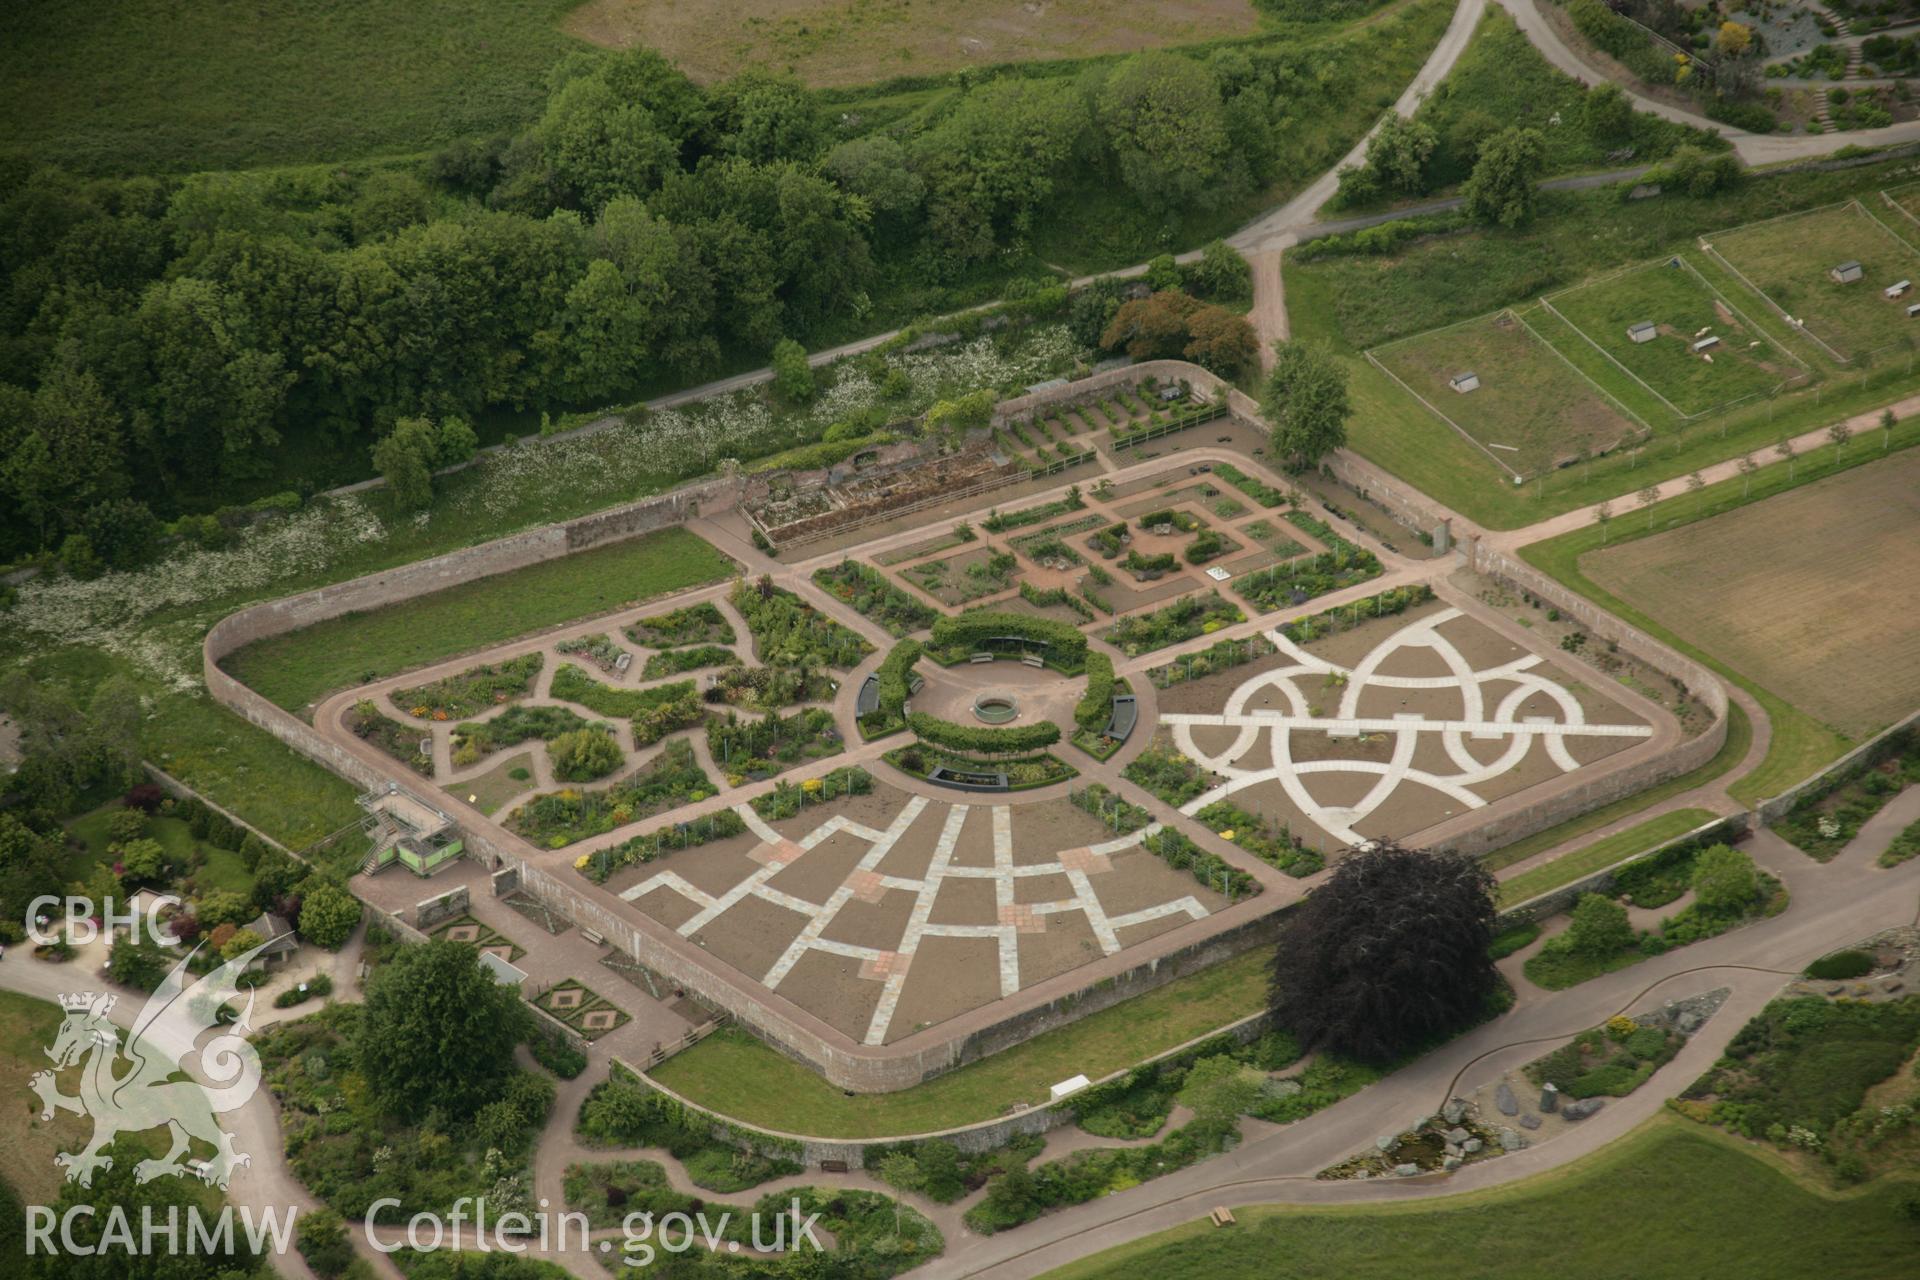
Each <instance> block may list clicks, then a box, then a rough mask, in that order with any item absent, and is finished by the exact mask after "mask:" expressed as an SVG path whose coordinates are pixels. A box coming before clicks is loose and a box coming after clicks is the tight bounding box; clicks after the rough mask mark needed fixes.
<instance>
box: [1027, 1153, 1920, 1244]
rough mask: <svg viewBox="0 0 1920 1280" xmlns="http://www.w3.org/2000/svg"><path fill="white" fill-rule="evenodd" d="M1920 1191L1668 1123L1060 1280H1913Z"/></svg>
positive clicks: (1176, 1235)
mask: <svg viewBox="0 0 1920 1280" xmlns="http://www.w3.org/2000/svg"><path fill="white" fill-rule="evenodd" d="M1916 1185H1917V1184H1916V1183H1915V1181H1914V1180H1913V1179H1911V1178H1908V1179H1905V1180H1903V1181H1893V1180H1885V1181H1881V1182H1876V1183H1872V1184H1869V1185H1868V1186H1866V1187H1864V1188H1861V1189H1860V1190H1857V1191H1850V1192H1845V1193H1841V1194H1834V1193H1832V1192H1828V1191H1825V1190H1822V1189H1819V1188H1816V1187H1813V1186H1811V1185H1809V1184H1807V1183H1804V1182H1801V1181H1799V1180H1797V1179H1795V1178H1794V1177H1793V1176H1791V1175H1790V1174H1789V1173H1787V1172H1786V1171H1785V1169H1784V1168H1783V1166H1782V1165H1781V1163H1780V1162H1779V1161H1778V1160H1777V1159H1776V1158H1774V1157H1773V1156H1772V1155H1771V1153H1763V1149H1761V1148H1757V1147H1755V1146H1753V1145H1751V1144H1747V1143H1742V1142H1739V1141H1737V1140H1735V1139H1732V1138H1728V1137H1726V1136H1725V1135H1723V1134H1720V1133H1718V1132H1717V1131H1714V1130H1708V1129H1704V1128H1701V1127H1700V1126H1697V1125H1694V1124H1692V1123H1690V1122H1688V1121H1686V1120H1682V1119H1680V1118H1679V1117H1677V1116H1660V1117H1658V1118H1656V1119H1654V1120H1652V1121H1649V1122H1648V1123H1647V1124H1645V1125H1642V1126H1641V1127H1640V1128H1638V1129H1636V1130H1634V1132H1633V1133H1631V1134H1629V1135H1628V1136H1627V1137H1625V1138H1623V1139H1621V1140H1620V1141H1618V1142H1615V1143H1613V1144H1611V1145H1610V1146H1608V1147H1606V1148H1604V1149H1603V1150H1601V1151H1599V1152H1597V1153H1596V1154H1594V1155H1591V1156H1588V1157H1586V1158H1585V1159H1583V1160H1579V1161H1577V1162H1575V1163H1573V1164H1570V1165H1567V1166H1565V1167H1563V1168H1560V1169H1556V1170H1553V1171H1552V1172H1549V1173H1546V1174H1542V1175H1539V1176H1537V1177H1533V1178H1528V1179H1526V1180H1525V1181H1523V1182H1518V1183H1515V1184H1514V1185H1511V1186H1506V1187H1499V1188H1495V1189H1493V1190H1490V1191H1478V1192H1471V1193H1468V1194H1464V1195H1455V1196H1442V1197H1437V1198H1434V1199H1424V1200H1420V1201H1416V1202H1412V1203H1406V1204H1393V1205H1357V1206H1353V1207H1340V1208H1307V1207H1296V1206H1291V1205H1255V1206H1250V1207H1248V1208H1244V1209H1236V1210H1235V1211H1234V1212H1235V1214H1236V1216H1237V1217H1238V1218H1239V1225H1237V1226H1234V1227H1230V1228H1225V1229H1217V1228H1215V1227H1213V1226H1212V1225H1211V1224H1209V1223H1207V1222H1205V1221H1204V1220H1202V1221H1198V1222H1192V1223H1188V1224H1187V1225H1186V1226H1182V1227H1176V1228H1174V1229H1173V1230H1171V1231H1164V1232H1161V1233H1160V1234H1158V1235H1153V1236H1148V1237H1146V1238H1145V1239H1142V1240H1136V1241H1133V1242H1131V1243H1129V1244H1123V1245H1120V1246H1118V1247H1116V1248H1113V1249H1109V1250H1107V1251H1105V1252H1103V1253H1096V1254H1094V1255H1093V1256H1091V1257H1089V1258H1086V1259H1084V1260H1082V1261H1080V1262H1076V1263H1073V1264H1071V1265H1069V1266H1066V1267H1063V1268H1060V1269H1059V1270H1056V1271H1050V1272H1048V1273H1047V1276H1048V1280H1123V1278H1124V1280H1132V1278H1133V1277H1136V1276H1170V1277H1171V1276H1205V1277H1208V1280H1243V1278H1244V1280H1255V1278H1256V1277H1258V1278H1259V1280H1268V1278H1269V1277H1276V1278H1277V1277H1285V1280H1442V1278H1443V1277H1445V1278H1446V1280H1453V1278H1454V1277H1469V1276H1470V1277H1473V1280H1538V1278H1539V1277H1545V1276H1553V1277H1555V1278H1556V1280H1619V1278H1620V1277H1627V1276H1631V1277H1633V1278H1634V1280H1709V1278H1712V1280H1720V1278H1721V1277H1736V1276H1737V1277H1739V1278H1740V1280H1805V1277H1808V1276H1819V1277H1821V1280H1890V1277H1893V1276H1899V1275H1908V1274H1911V1272H1912V1266H1913V1260H1914V1258H1915V1256H1916V1251H1920V1224H1916V1223H1914V1222H1913V1221H1912V1220H1910V1219H1907V1218H1905V1217H1904V1216H1903V1215H1902V1213H1901V1212H1900V1209H1899V1207H1898V1205H1899V1201H1900V1199H1901V1197H1902V1196H1903V1195H1909V1194H1912V1192H1913V1189H1914V1187H1915V1186H1916ZM1194 1205H1195V1210H1194V1211H1195V1212H1199V1211H1200V1207H1201V1206H1200V1202H1199V1201H1195V1202H1194ZM1084 1243H1085V1246H1086V1247H1089V1248H1091V1247H1094V1246H1097V1245H1098V1244H1099V1243H1100V1239H1099V1237H1098V1235H1097V1234H1096V1235H1093V1236H1090V1237H1089V1238H1087V1239H1086V1240H1085V1242H1084ZM1903 1259H1904V1261H1902V1260H1903Z"/></svg>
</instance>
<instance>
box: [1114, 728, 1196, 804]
mask: <svg viewBox="0 0 1920 1280" xmlns="http://www.w3.org/2000/svg"><path fill="white" fill-rule="evenodd" d="M1124 776H1125V777H1126V779H1127V781H1128V782H1131V783H1134V784H1136V785H1138V786H1141V787H1145V788H1146V789H1147V790H1148V791H1151V792H1152V793H1153V794H1154V795H1156V796H1158V797H1159V798H1160V799H1162V800H1164V801H1166V802H1167V803H1168V804H1170V805H1172V806H1173V807H1174V808H1176V809H1178V808H1179V807H1180V806H1181V805H1183V804H1185V803H1187V802H1188V801H1189V800H1196V799H1198V798H1199V797H1200V796H1201V794H1202V793H1204V792H1205V791H1206V789H1207V788H1208V787H1210V786H1212V785H1213V779H1212V778H1211V777H1210V776H1209V775H1208V774H1207V773H1206V771H1205V770H1203V769H1201V767H1200V766H1199V765H1197V764H1195V763H1194V762H1193V761H1192V760H1189V759H1188V758H1187V757H1186V756H1184V755H1182V754H1180V751H1179V749H1178V748H1177V747H1175V746H1174V745H1173V739H1172V738H1170V737H1167V736H1166V735H1164V734H1162V735H1161V736H1159V737H1156V738H1155V739H1154V740H1153V741H1152V743H1150V744H1149V745H1148V747H1147V749H1146V750H1145V751H1142V752H1141V753H1140V754H1139V755H1137V756H1135V757H1134V758H1133V761H1132V763H1130V764H1129V765H1127V767H1126V770H1125V775H1124Z"/></svg>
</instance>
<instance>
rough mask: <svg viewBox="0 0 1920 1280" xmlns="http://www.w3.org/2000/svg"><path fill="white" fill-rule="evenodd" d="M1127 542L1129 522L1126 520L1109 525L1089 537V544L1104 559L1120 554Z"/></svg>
mask: <svg viewBox="0 0 1920 1280" xmlns="http://www.w3.org/2000/svg"><path fill="white" fill-rule="evenodd" d="M1126 544H1127V522H1126V521H1124V520H1122V521H1120V522H1118V523H1117V524H1110V525H1108V526H1107V527H1106V528H1104V529H1102V530H1101V531H1100V532H1098V533H1096V534H1094V535H1093V536H1092V537H1091V538H1088V539H1087V546H1088V547H1090V548H1092V550H1093V551H1094V552H1095V554H1097V555H1098V556H1099V557H1100V558H1101V559H1102V560H1111V559H1113V558H1114V557H1115V556H1117V555H1119V554H1120V549H1121V548H1122V547H1124V546H1125V545H1126Z"/></svg>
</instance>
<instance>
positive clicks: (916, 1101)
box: [653, 948, 1269, 1138]
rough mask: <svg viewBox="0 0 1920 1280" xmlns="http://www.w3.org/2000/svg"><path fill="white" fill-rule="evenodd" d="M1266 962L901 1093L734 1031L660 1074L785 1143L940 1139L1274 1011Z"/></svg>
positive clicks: (1125, 1005) (1158, 994) (1177, 988)
mask: <svg viewBox="0 0 1920 1280" xmlns="http://www.w3.org/2000/svg"><path fill="white" fill-rule="evenodd" d="M1268 958H1269V955H1268V951H1267V950H1266V949H1265V948H1256V949H1255V950H1253V951H1250V952H1247V953H1246V954H1244V955H1240V956H1236V957H1234V958H1233V959H1231V960H1229V961H1227V962H1226V963H1224V964H1218V965H1215V966H1214V967H1213V968H1211V969H1207V970H1205V971H1203V972H1201V973H1197V974H1193V975H1192V976H1190V977H1186V978H1180V979H1177V980H1176V981H1173V982H1170V983H1168V984H1167V985H1166V986H1164V987H1161V988H1159V989H1158V990H1156V991H1150V992H1148V993H1146V994H1145V995H1141V996H1135V997H1134V998H1133V999H1131V1000H1127V1001H1123V1002H1122V1003H1120V1004H1117V1005H1114V1006H1113V1007H1112V1008H1110V1009H1103V1010H1101V1011H1100V1012H1099V1013H1095V1014H1090V1015H1088V1016H1087V1017H1085V1018H1082V1019H1081V1020H1080V1021H1078V1022H1075V1023H1073V1024H1072V1025H1070V1026H1066V1027H1062V1028H1060V1029H1059V1030H1057V1031H1049V1032H1046V1033H1045V1034H1043V1035H1040V1036H1037V1037H1035V1038H1034V1039H1032V1040H1029V1041H1027V1042H1026V1043H1024V1044H1020V1045H1016V1046H1014V1047H1013V1048H1011V1049H1008V1050H1006V1051H1004V1052H1002V1053H996V1054H994V1055H993V1056H992V1057H990V1058H986V1059H984V1060H982V1061H980V1062H976V1063H973V1064H971V1065H969V1066H965V1067H961V1068H960V1069H959V1070H957V1071H952V1072H949V1073H948V1074H946V1075H943V1076H938V1077H936V1078H935V1079H932V1080H929V1081H927V1082H926V1083H925V1084H920V1085H916V1086H914V1087H913V1088H911V1089H903V1090H901V1091H900V1092H898V1093H867V1094H860V1095H858V1096H849V1095H847V1094H845V1093H842V1092H841V1091H840V1090H839V1089H836V1088H834V1087H833V1086H832V1085H830V1084H828V1083H827V1082H826V1081H825V1080H823V1079H822V1078H821V1077H820V1076H818V1075H817V1074H815V1073H814V1072H813V1071H812V1070H810V1069H809V1068H807V1067H804V1066H802V1065H800V1064H799V1063H797V1062H795V1061H793V1060H792V1059H791V1058H788V1057H786V1056H784V1055H783V1054H780V1053H778V1052H776V1051H775V1050H773V1049H770V1048H768V1047H767V1046H766V1045H764V1044H762V1043H761V1042H760V1041H758V1040H756V1039H754V1038H753V1037H752V1036H750V1035H748V1034H746V1033H745V1032H742V1031H735V1030H728V1031H722V1032H720V1033H719V1034H717V1035H713V1036H709V1037H708V1038H707V1039H705V1040H703V1041H701V1042H700V1043H699V1044H697V1045H695V1046H694V1047H693V1048H691V1049H688V1050H687V1051H686V1052H685V1053H681V1054H676V1055H675V1056H674V1057H671V1058H669V1059H667V1061H665V1062H664V1063H662V1064H661V1065H660V1067H659V1069H658V1070H656V1071H655V1072H654V1073H653V1075H654V1078H655V1079H657V1080H659V1082H660V1083H661V1084H663V1085H666V1086H667V1087H668V1088H669V1089H672V1090H673V1091H674V1092H676V1093H678V1094H680V1095H681V1096H683V1097H685V1098H688V1099H691V1100H692V1101H694V1102H697V1103H699V1104H700V1105H701V1106H704V1107H708V1108H710V1109H712V1110H714V1111H717V1112H719V1113H720V1114H721V1115H724V1116H728V1117H731V1118H732V1119H734V1120H738V1121H740V1122H742V1123H744V1124H751V1125H762V1126H765V1127H767V1128H770V1129H777V1130H781V1131H783V1132H787V1133H799V1134H807V1135H809V1136H814V1137H834V1138H882V1137H891V1136H895V1135H905V1134H916V1133H931V1132H934V1131H936V1130H940V1129H948V1128H952V1127H954V1126H956V1125H963V1124H972V1123H975V1122H977V1121H981V1120H990V1119H992V1118H993V1117H994V1116H997V1115H999V1114H1001V1113H1002V1112H1003V1111H1005V1110H1006V1109H1007V1107H1008V1106H1010V1105H1011V1104H1013V1103H1015V1102H1028V1103H1039V1102H1044V1101H1046V1098H1047V1089H1048V1087H1049V1086H1050V1085H1053V1084H1055V1083H1057V1082H1059V1081H1061V1080H1064V1079H1066V1078H1067V1077H1068V1076H1071V1075H1074V1074H1076V1073H1084V1074H1085V1075H1087V1076H1088V1077H1089V1078H1091V1079H1095V1080H1097V1079H1099V1078H1100V1077H1101V1076H1103V1075H1106V1074H1107V1073H1108V1072H1111V1071H1117V1070H1119V1069H1120V1068H1122V1067H1125V1066H1129V1065H1131V1064H1133V1063H1135V1062H1138V1061H1140V1060H1141V1059H1142V1058H1146V1057H1149V1056H1151V1055H1153V1054H1155V1053H1158V1052H1160V1051H1162V1050H1164V1049H1171V1048H1173V1047H1174V1046H1175V1045H1178V1044H1182V1043H1185V1042H1186V1041H1188V1040H1192V1039H1194V1038H1196V1037H1198V1036H1202V1035H1205V1034H1206V1033H1207V1032H1209V1031H1211V1030H1213V1029H1214V1028H1216V1027H1221V1026H1225V1025H1226V1024H1227V1023H1229V1022H1234V1021H1236V1020H1238V1019H1240V1018H1244V1017H1246V1016H1247V1015H1248V1014H1250V1013H1254V1012H1257V1011H1258V1010H1259V1009H1260V1008H1262V1007H1263V1006H1264V1004H1265V1002H1266V994H1267V962H1268Z"/></svg>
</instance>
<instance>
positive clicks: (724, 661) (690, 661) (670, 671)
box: [640, 644, 740, 680]
mask: <svg viewBox="0 0 1920 1280" xmlns="http://www.w3.org/2000/svg"><path fill="white" fill-rule="evenodd" d="M739 665H740V655H739V654H737V653H735V652H734V651H733V650H731V649H724V648H722V647H720V646H719V645H717V644H701V645H695V646H693V647H692V648H690V649H666V650H662V651H661V652H659V653H656V654H653V655H652V656H650V657H649V658H648V659H647V665H646V666H644V667H642V668H640V675H641V677H642V678H644V679H647V680H660V679H663V678H665V677H667V676H677V675H679V674H681V673H682V672H685V671H699V670H701V669H702V668H704V667H737V666H739Z"/></svg>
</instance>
